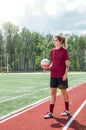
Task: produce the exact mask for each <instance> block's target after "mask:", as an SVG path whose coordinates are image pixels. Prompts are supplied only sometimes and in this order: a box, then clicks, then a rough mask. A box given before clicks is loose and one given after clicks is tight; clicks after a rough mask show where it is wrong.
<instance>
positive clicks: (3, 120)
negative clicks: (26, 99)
mask: <svg viewBox="0 0 86 130" xmlns="http://www.w3.org/2000/svg"><path fill="white" fill-rule="evenodd" d="M84 83H86V82H84ZM84 83H81V84H78V85H77V86H76V85H74V86H72V88H69V89H68V91H70V90H72V89H74V88H76V87H79V86H81V85H83V84H84ZM59 95H61V93H58V94H57V96H59ZM49 99H50V96H49V97H47V98H45V99H42V100H39V101H38V102H36V103H33V104H31V105H28V106H27V107H25V108H21V109H19V110H17V111H16V112H13V113H10V114H8V115H7V116H4V117H2V118H1V119H0V124H1V123H3V122H5V121H7V120H9V119H12V118H14V117H16V116H18V115H21V114H23V113H25V112H26V111H28V110H30V109H32V108H35V107H37V106H39V105H41V104H42V103H45V102H47V101H48V100H49Z"/></svg>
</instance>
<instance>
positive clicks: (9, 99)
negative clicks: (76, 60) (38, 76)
mask: <svg viewBox="0 0 86 130" xmlns="http://www.w3.org/2000/svg"><path fill="white" fill-rule="evenodd" d="M81 79H82V78H80V79H79V81H80V80H81ZM73 81H78V80H71V81H70V83H73ZM76 85H77V84H76ZM74 86H75V85H74ZM46 89H48V88H45V89H41V90H40V91H42V90H46ZM40 91H39V92H40ZM36 92H38V90H37V91H35V92H34V93H36ZM30 94H32V93H31V92H29V93H26V94H23V95H20V96H16V97H13V98H8V99H5V100H3V101H0V103H4V102H7V101H11V100H15V99H18V98H22V97H24V96H27V95H30Z"/></svg>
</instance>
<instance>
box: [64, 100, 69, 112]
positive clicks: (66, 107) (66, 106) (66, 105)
mask: <svg viewBox="0 0 86 130" xmlns="http://www.w3.org/2000/svg"><path fill="white" fill-rule="evenodd" d="M65 109H66V110H67V111H69V102H65Z"/></svg>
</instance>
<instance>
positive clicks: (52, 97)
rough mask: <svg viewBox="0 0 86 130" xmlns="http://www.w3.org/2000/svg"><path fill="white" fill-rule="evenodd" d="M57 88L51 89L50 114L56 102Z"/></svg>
mask: <svg viewBox="0 0 86 130" xmlns="http://www.w3.org/2000/svg"><path fill="white" fill-rule="evenodd" d="M56 93H57V88H51V99H50V112H51V113H53V109H54V106H55V101H56Z"/></svg>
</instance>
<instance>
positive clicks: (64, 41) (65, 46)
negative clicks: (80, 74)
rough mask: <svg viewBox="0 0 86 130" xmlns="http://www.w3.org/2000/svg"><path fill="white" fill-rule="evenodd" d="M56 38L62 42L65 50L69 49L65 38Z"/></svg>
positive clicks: (57, 36) (58, 36)
mask: <svg viewBox="0 0 86 130" xmlns="http://www.w3.org/2000/svg"><path fill="white" fill-rule="evenodd" d="M55 38H56V39H58V40H59V42H61V44H62V47H63V48H65V49H66V48H67V44H66V39H65V37H62V36H60V35H56V36H55Z"/></svg>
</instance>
